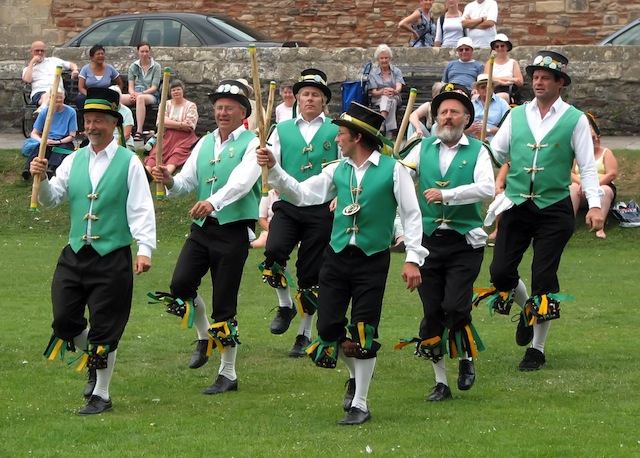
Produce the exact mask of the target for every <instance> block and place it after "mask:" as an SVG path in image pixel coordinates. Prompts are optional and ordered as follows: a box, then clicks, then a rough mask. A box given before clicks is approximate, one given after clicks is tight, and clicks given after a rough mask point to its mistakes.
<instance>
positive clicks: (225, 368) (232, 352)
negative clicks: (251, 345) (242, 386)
mask: <svg viewBox="0 0 640 458" xmlns="http://www.w3.org/2000/svg"><path fill="white" fill-rule="evenodd" d="M237 356H238V346H237V345H236V346H235V347H232V346H228V347H224V353H221V354H220V368H219V369H218V374H219V375H224V376H225V377H227V378H228V379H229V380H235V379H237V378H238V376H237V375H236V357H237Z"/></svg>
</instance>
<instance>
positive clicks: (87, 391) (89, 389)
mask: <svg viewBox="0 0 640 458" xmlns="http://www.w3.org/2000/svg"><path fill="white" fill-rule="evenodd" d="M96 379H97V374H96V370H95V369H89V379H88V380H87V384H86V385H85V387H84V398H85V399H86V400H87V401H88V400H89V399H91V395H92V394H93V390H94V389H95V387H96Z"/></svg>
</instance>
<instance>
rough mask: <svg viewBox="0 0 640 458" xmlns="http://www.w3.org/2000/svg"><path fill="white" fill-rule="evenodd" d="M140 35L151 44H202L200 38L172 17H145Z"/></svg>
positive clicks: (172, 45) (173, 45)
mask: <svg viewBox="0 0 640 458" xmlns="http://www.w3.org/2000/svg"><path fill="white" fill-rule="evenodd" d="M141 37H142V40H143V41H148V42H149V43H150V44H151V46H152V47H153V46H171V47H175V46H202V43H200V40H198V38H197V37H196V36H195V35H194V34H193V32H191V31H190V30H189V29H188V28H187V27H185V26H184V25H183V24H182V23H181V22H179V21H174V20H173V19H146V20H144V21H143V23H142V32H141Z"/></svg>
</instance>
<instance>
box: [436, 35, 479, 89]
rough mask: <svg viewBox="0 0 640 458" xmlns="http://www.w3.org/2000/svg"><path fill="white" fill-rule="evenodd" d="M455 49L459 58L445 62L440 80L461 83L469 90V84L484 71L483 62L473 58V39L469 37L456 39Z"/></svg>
mask: <svg viewBox="0 0 640 458" xmlns="http://www.w3.org/2000/svg"><path fill="white" fill-rule="evenodd" d="M456 51H457V52H458V57H459V58H458V60H452V61H451V62H449V63H448V64H447V66H446V68H445V69H444V74H443V75H442V81H443V82H445V83H456V84H461V85H463V86H465V87H466V88H467V89H468V90H469V92H471V90H472V89H471V85H472V84H473V83H475V82H476V79H477V78H478V75H479V74H481V73H483V72H484V64H483V63H482V62H478V61H475V60H473V41H472V40H471V38H469V37H462V38H460V39H459V40H458V44H457V46H456Z"/></svg>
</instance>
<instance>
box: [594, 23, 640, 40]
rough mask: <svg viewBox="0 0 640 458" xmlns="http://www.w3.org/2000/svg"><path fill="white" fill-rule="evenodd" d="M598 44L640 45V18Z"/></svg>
mask: <svg viewBox="0 0 640 458" xmlns="http://www.w3.org/2000/svg"><path fill="white" fill-rule="evenodd" d="M598 45H599V46H602V45H640V18H639V19H636V20H635V21H633V22H632V23H630V24H628V25H626V26H624V27H623V28H621V29H620V30H618V31H617V32H615V33H613V34H611V35H609V36H608V37H607V38H605V39H604V40H602V41H601V42H600V43H598Z"/></svg>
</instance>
